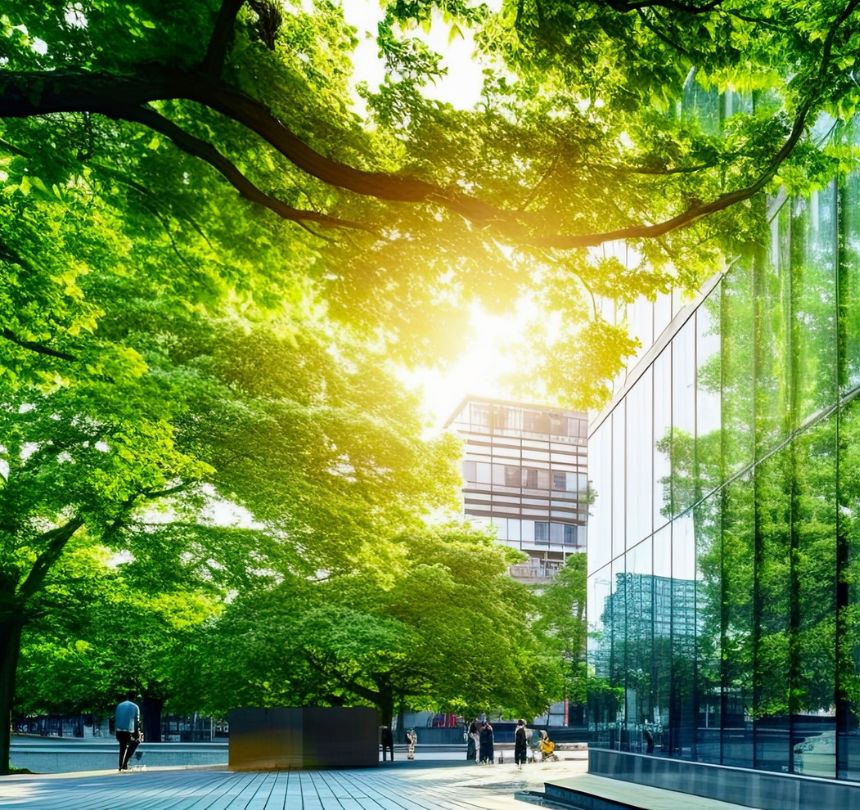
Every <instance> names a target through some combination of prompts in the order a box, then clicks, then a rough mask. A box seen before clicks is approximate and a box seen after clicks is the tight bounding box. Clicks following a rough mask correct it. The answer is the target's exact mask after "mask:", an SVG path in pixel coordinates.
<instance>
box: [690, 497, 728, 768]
mask: <svg viewBox="0 0 860 810" xmlns="http://www.w3.org/2000/svg"><path fill="white" fill-rule="evenodd" d="M721 504H722V493H720V492H715V493H714V494H713V495H711V496H710V497H708V498H706V499H705V500H704V501H702V502H701V503H700V504H699V505H698V506H697V507H696V509H695V510H694V513H693V519H694V531H695V535H696V696H697V701H698V706H697V710H696V715H697V717H696V725H697V730H698V733H697V736H696V757H697V759H698V760H699V761H700V762H711V763H714V764H719V762H720V726H721V717H722V713H721V710H722V688H721V684H722V678H721V671H720V637H721V628H722V610H721V605H722V599H721V593H720V590H721V587H722V575H721V566H720V528H721Z"/></svg>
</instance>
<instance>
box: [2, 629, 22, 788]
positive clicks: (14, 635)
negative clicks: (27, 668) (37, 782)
mask: <svg viewBox="0 0 860 810" xmlns="http://www.w3.org/2000/svg"><path fill="white" fill-rule="evenodd" d="M22 627H23V622H22V620H21V619H20V618H15V617H6V618H4V619H2V620H0V775H3V776H5V775H6V774H8V773H9V767H10V763H9V747H10V745H11V742H12V704H13V702H14V700H15V675H16V671H17V669H18V657H19V655H20V654H21V629H22Z"/></svg>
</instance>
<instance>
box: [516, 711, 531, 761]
mask: <svg viewBox="0 0 860 810" xmlns="http://www.w3.org/2000/svg"><path fill="white" fill-rule="evenodd" d="M527 760H528V733H527V731H526V721H525V720H518V721H517V727H516V730H515V731H514V762H515V763H516V766H517V768H518V769H520V770H522V767H523V765H525V763H526V761H527Z"/></svg>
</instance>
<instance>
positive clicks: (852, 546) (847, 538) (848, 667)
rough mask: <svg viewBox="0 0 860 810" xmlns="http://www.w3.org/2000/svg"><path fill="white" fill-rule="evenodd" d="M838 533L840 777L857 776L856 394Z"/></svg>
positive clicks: (859, 447)
mask: <svg viewBox="0 0 860 810" xmlns="http://www.w3.org/2000/svg"><path fill="white" fill-rule="evenodd" d="M839 445H840V454H839V535H840V536H841V540H842V543H843V550H842V553H843V554H844V563H843V565H844V567H843V569H842V574H841V580H842V581H843V582H844V583H845V587H844V589H842V591H841V593H842V604H841V605H840V607H839V618H840V621H839V624H838V628H839V632H840V637H839V639H838V640H839V651H840V656H839V682H840V684H842V685H843V693H842V700H843V701H844V703H843V705H844V707H845V711H844V713H843V714H842V716H841V717H840V727H839V776H840V777H841V778H843V779H854V780H860V689H857V688H850V689H846V688H845V687H846V686H847V685H848V684H858V685H860V509H858V504H860V475H858V471H860V399H857V398H855V399H853V400H852V401H851V402H850V403H849V404H848V405H846V406H845V409H844V410H843V412H842V414H841V420H840V424H839Z"/></svg>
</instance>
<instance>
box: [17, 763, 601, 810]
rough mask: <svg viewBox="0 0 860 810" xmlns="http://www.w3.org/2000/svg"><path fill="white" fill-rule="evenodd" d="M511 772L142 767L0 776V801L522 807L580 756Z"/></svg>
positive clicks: (70, 807)
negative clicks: (524, 796)
mask: <svg viewBox="0 0 860 810" xmlns="http://www.w3.org/2000/svg"><path fill="white" fill-rule="evenodd" d="M568 756H569V757H570V758H569V759H564V760H562V761H560V762H551V763H536V764H530V765H527V766H526V767H525V768H523V769H522V770H517V768H516V766H515V765H514V764H513V763H508V762H505V763H504V764H497V765H483V766H482V765H470V764H463V763H462V762H461V761H453V760H447V761H446V760H442V759H434V760H429V759H426V760H416V761H414V762H409V761H396V762H394V763H390V762H389V763H385V764H380V766H379V767H378V768H367V769H360V770H359V769H356V770H336V771H279V772H247V773H245V772H233V771H230V770H228V769H227V768H226V767H223V766H218V767H210V768H147V769H146V770H139V771H131V772H129V773H123V774H120V773H114V772H112V771H88V772H83V773H76V774H68V773H64V774H43V775H17V776H8V777H2V778H0V807H4V808H5V807H10V808H39V810H185V808H188V809H189V810H192V809H193V810H226V809H227V808H230V810H238V808H244V810H275V808H278V809H279V810H340V809H341V808H343V809H344V810H358V808H366V809H369V808H386V810H397V809H399V808H404V809H405V808H417V809H418V810H445V809H446V808H486V809H487V810H504V808H520V810H522V808H525V807H528V806H529V805H527V804H524V803H522V802H520V801H517V800H516V799H515V798H514V794H515V793H516V792H517V791H521V790H541V791H542V790H543V786H544V783H545V782H546V781H548V780H553V781H554V780H556V779H561V778H569V777H574V776H577V775H580V774H585V772H586V770H587V754H586V753H585V752H584V751H583V752H575V753H570V754H569V755H568Z"/></svg>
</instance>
